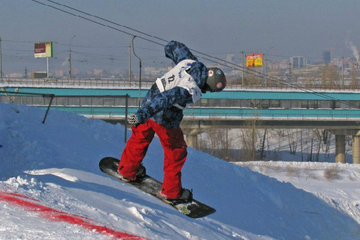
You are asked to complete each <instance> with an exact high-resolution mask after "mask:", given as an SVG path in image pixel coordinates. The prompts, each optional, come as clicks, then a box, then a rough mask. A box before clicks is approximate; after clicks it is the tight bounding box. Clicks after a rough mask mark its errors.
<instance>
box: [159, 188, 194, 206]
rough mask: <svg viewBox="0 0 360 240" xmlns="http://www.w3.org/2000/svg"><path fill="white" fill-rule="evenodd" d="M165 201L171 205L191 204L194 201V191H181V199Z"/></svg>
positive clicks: (166, 199)
mask: <svg viewBox="0 0 360 240" xmlns="http://www.w3.org/2000/svg"><path fill="white" fill-rule="evenodd" d="M164 200H165V201H166V202H168V203H170V204H171V205H177V204H180V203H189V202H192V200H193V193H192V190H191V191H190V190H189V189H185V188H183V189H181V192H180V197H179V198H176V199H168V198H165V199H164Z"/></svg>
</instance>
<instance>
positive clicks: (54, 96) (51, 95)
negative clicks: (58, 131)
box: [0, 89, 130, 142]
mask: <svg viewBox="0 0 360 240" xmlns="http://www.w3.org/2000/svg"><path fill="white" fill-rule="evenodd" d="M0 93H3V94H4V95H5V96H8V97H14V96H17V95H25V96H42V97H43V98H45V97H48V98H49V99H50V100H49V103H48V105H47V106H46V112H45V115H44V118H43V121H42V123H43V124H45V121H46V119H47V116H48V113H49V111H50V108H51V107H52V103H53V100H54V99H55V98H79V97H81V98H92V97H94V96H92V95H91V96H90V95H89V96H87V95H77V96H76V95H55V94H42V93H26V92H11V91H6V90H3V89H2V90H1V91H0ZM97 97H103V98H107V97H108V98H110V97H111V98H125V119H127V116H128V109H129V100H128V99H129V97H130V95H128V94H126V95H117V96H108V95H99V96H97ZM126 129H127V121H125V131H124V132H125V136H124V141H125V142H126V141H127V130H126Z"/></svg>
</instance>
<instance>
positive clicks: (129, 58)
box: [128, 44, 131, 83]
mask: <svg viewBox="0 0 360 240" xmlns="http://www.w3.org/2000/svg"><path fill="white" fill-rule="evenodd" d="M128 60H129V83H131V44H130V45H129V57H128Z"/></svg>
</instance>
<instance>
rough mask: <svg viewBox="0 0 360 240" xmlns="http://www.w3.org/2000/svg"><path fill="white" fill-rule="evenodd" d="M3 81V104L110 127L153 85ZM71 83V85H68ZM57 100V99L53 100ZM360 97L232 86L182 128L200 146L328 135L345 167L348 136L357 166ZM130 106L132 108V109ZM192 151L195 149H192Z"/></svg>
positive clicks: (195, 109)
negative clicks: (270, 133) (220, 140)
mask: <svg viewBox="0 0 360 240" xmlns="http://www.w3.org/2000/svg"><path fill="white" fill-rule="evenodd" d="M34 81H35V80H23V79H19V80H17V81H14V80H6V79H5V80H4V79H0V88H1V91H0V101H1V102H11V103H15V104H27V105H30V106H38V107H42V108H47V106H48V105H49V102H50V99H52V104H51V109H56V110H60V111H71V112H74V113H77V114H80V115H84V116H86V117H88V118H96V119H103V120H107V121H110V122H121V123H123V122H124V120H125V116H126V114H130V113H134V112H136V110H137V109H138V105H139V100H140V101H141V98H142V97H144V96H145V94H146V92H147V91H148V89H149V87H150V86H151V84H152V83H145V84H143V86H142V89H141V90H139V87H138V85H137V83H131V84H129V83H126V82H123V81H120V82H115V81H111V80H108V81H107V82H106V81H96V80H91V81H90V80H87V81H80V80H77V81H79V82H76V81H71V80H51V79H50V80H43V79H42V80H36V81H37V82H34ZM67 81H68V82H67ZM50 96H52V97H53V98H51V97H50ZM359 96H360V91H352V90H332V91H323V90H316V91H315V90H306V89H300V90H299V89H246V88H243V87H241V86H231V87H230V88H227V89H226V90H225V91H223V92H220V93H206V94H204V96H203V98H202V99H201V100H199V101H198V102H197V103H196V104H193V105H192V106H191V107H189V108H187V109H186V110H185V111H184V121H183V122H182V128H184V129H185V132H186V133H187V134H188V136H187V138H188V139H190V140H191V139H192V141H193V142H196V134H197V133H199V131H201V129H206V128H211V127H213V126H214V125H216V126H217V127H218V128H221V127H223V128H249V127H251V126H253V125H254V124H255V125H256V127H257V128H269V129H270V128H271V129H273V128H280V129H281V128H292V129H304V128H307V129H327V130H330V131H332V132H333V133H334V134H335V136H336V161H337V162H345V135H352V136H353V162H354V163H360V132H359V131H360V111H359V109H360V97H359ZM126 106H127V107H126ZM190 145H191V144H190Z"/></svg>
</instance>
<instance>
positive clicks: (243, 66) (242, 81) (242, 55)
mask: <svg viewBox="0 0 360 240" xmlns="http://www.w3.org/2000/svg"><path fill="white" fill-rule="evenodd" d="M244 58H245V55H244V51H242V52H241V61H242V69H243V70H242V73H241V84H242V85H243V86H244V82H245V81H244V73H245V61H244Z"/></svg>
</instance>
